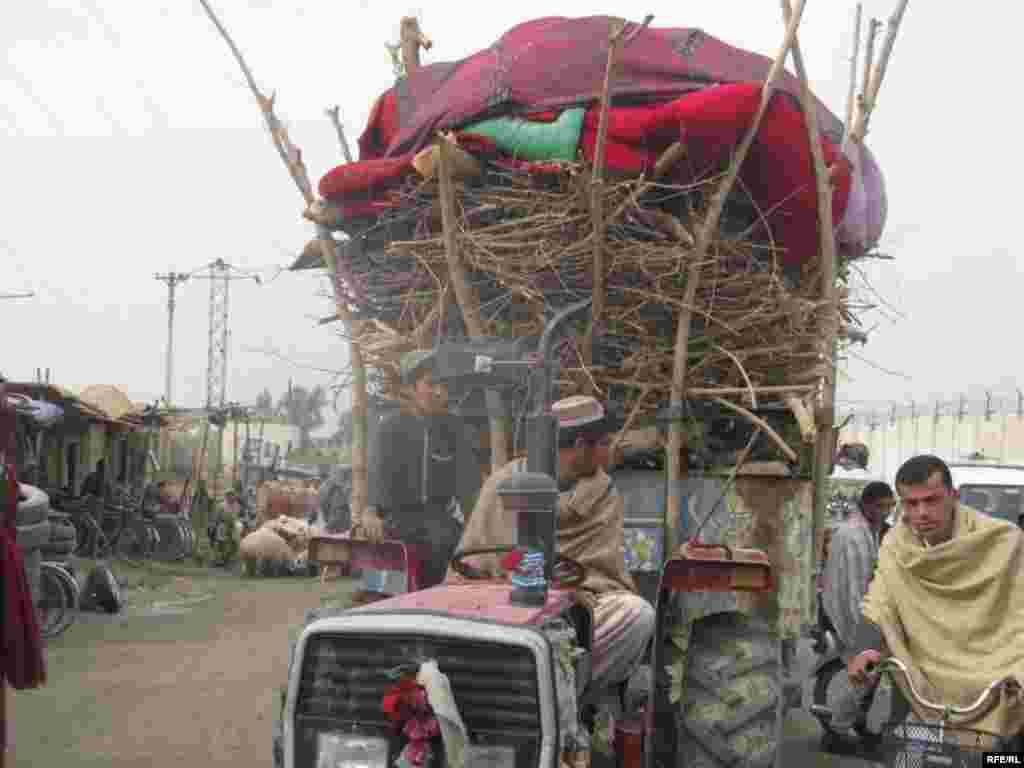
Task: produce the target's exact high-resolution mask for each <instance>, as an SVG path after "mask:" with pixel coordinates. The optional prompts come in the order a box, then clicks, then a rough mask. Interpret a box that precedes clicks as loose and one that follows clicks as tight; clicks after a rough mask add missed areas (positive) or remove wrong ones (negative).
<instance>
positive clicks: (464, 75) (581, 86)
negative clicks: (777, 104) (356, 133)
mask: <svg viewBox="0 0 1024 768" xmlns="http://www.w3.org/2000/svg"><path fill="white" fill-rule="evenodd" d="M610 24H611V19H610V18H609V17H607V16H590V17H586V18H579V19H569V18H564V17H548V18H542V19H535V20H533V21H528V22H525V23H523V24H520V25H518V26H516V27H513V28H512V29H510V30H509V31H508V32H506V33H505V34H504V35H502V37H501V38H500V39H499V40H498V41H497V42H496V43H494V44H493V45H492V46H490V47H488V48H486V49H484V50H482V51H479V52H477V53H475V54H473V55H471V56H469V57H467V58H465V59H462V60H461V61H457V62H441V63H435V64H428V65H426V66H423V67H421V68H420V69H419V70H417V71H416V72H415V73H413V74H412V75H411V76H410V77H408V78H404V79H402V80H401V81H399V83H398V84H397V85H396V86H395V87H394V88H393V89H391V90H390V91H388V93H387V94H385V95H384V96H382V97H381V99H380V100H378V102H377V104H375V106H374V111H373V114H371V117H370V121H369V124H368V125H367V128H366V131H365V132H364V133H363V135H362V136H361V137H360V139H359V148H360V157H361V158H362V159H370V158H373V157H380V156H382V155H388V156H392V157H395V156H400V155H403V154H405V153H408V152H415V151H417V150H419V149H422V148H423V147H424V146H425V145H426V144H427V143H428V142H429V141H430V138H431V136H433V134H434V133H435V132H436V131H437V130H439V129H444V128H454V127H457V126H460V125H464V124H466V123H468V122H471V121H473V120H476V119H479V118H481V117H483V116H485V115H491V114H504V113H508V112H510V111H516V110H519V109H527V108H528V109H538V108H563V107H567V106H576V105H584V106H586V105H589V104H591V103H592V102H593V101H594V100H595V99H597V98H598V97H599V96H600V93H601V87H602V84H603V82H604V74H605V66H606V63H607V58H608V53H607V52H608V32H609V29H610ZM617 62H618V66H617V68H616V76H615V93H614V96H615V100H616V103H620V104H621V103H627V102H629V101H671V100H672V99H675V98H678V97H679V96H681V95H683V94H684V93H686V92H688V91H693V90H696V89H701V88H707V87H708V86H711V85H716V84H723V83H745V82H747V83H749V82H760V81H763V80H764V78H765V76H766V75H767V73H768V70H769V68H770V66H771V60H770V59H768V58H767V57H765V56H762V55H760V54H757V53H751V52H749V51H743V50H741V49H739V48H733V47H732V46H730V45H727V44H726V43H724V42H722V41H721V40H718V39H717V38H714V37H712V36H710V35H708V34H706V33H705V32H703V31H702V30H700V29H692V28H684V27H679V28H647V29H644V30H642V31H641V32H640V34H639V35H638V36H637V37H636V39H635V40H633V42H632V43H631V44H630V45H628V46H627V47H626V48H625V49H624V50H623V51H622V52H621V53H620V55H619V56H618V58H617ZM779 85H780V87H781V88H782V89H783V90H786V91H788V92H789V93H791V94H794V95H796V94H798V93H799V89H800V84H799V82H798V81H797V79H796V78H795V77H793V76H792V75H790V74H788V73H786V74H785V75H783V77H782V79H781V80H780V83H779ZM818 118H819V124H820V127H821V130H822V132H823V133H824V134H825V135H826V136H830V137H832V139H833V140H834V141H838V139H839V137H840V135H841V131H842V126H841V124H840V121H839V120H838V119H837V118H836V117H835V115H833V114H832V113H831V112H829V111H828V110H827V109H826V108H825V107H824V106H823V105H821V103H820V102H818Z"/></svg>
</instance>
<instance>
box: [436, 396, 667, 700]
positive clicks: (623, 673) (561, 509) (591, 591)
mask: <svg viewBox="0 0 1024 768" xmlns="http://www.w3.org/2000/svg"><path fill="white" fill-rule="evenodd" d="M552 410H553V412H554V413H555V415H556V416H557V417H558V421H559V429H558V485H559V500H558V533H557V537H558V552H559V554H561V555H564V556H565V557H567V558H570V559H572V560H575V561H576V562H578V563H579V564H580V565H581V566H583V568H584V571H585V578H584V580H583V582H582V583H581V584H580V585H579V586H578V587H577V589H578V591H579V592H580V594H581V595H582V596H583V598H584V599H585V600H587V602H588V603H589V604H590V606H591V608H592V610H593V612H594V647H593V653H594V659H593V675H594V684H595V685H597V686H601V687H607V686H610V685H614V684H616V683H621V682H623V681H625V680H627V679H628V678H629V675H630V674H631V673H632V671H633V669H634V668H635V667H636V665H637V664H638V663H639V662H640V660H641V658H642V656H643V654H644V652H645V650H646V648H647V643H648V641H649V640H650V638H651V635H652V634H653V632H654V609H653V608H652V607H651V605H650V603H648V602H647V601H646V600H644V598H643V597H641V596H640V595H639V594H637V589H636V585H635V584H634V583H633V579H632V577H630V575H629V572H628V571H627V570H626V561H625V532H624V527H623V525H624V519H625V513H624V502H623V499H622V496H620V495H619V492H618V491H617V490H616V489H615V486H614V485H613V484H612V480H611V478H610V477H609V476H608V474H607V473H606V472H605V468H606V467H607V465H608V460H609V456H608V449H609V444H610V437H611V433H612V432H613V431H614V427H613V425H612V420H611V418H610V417H608V416H607V415H606V414H605V409H604V407H603V406H602V405H601V403H600V402H598V401H597V400H596V399H594V398H593V397H588V396H582V395H579V396H574V397H569V398H566V399H564V400H560V401H558V402H557V403H555V404H554V405H553V406H552ZM524 471H526V460H525V459H516V460H513V461H511V462H509V463H508V464H507V465H505V466H504V467H502V468H501V469H500V470H498V471H497V472H495V473H494V474H493V475H491V477H489V478H488V479H487V482H486V483H484V487H483V489H482V490H481V492H480V499H479V501H478V502H477V505H476V508H475V509H474V510H473V514H472V516H471V517H470V519H469V522H468V523H467V525H466V532H465V534H464V535H463V537H462V542H461V545H460V548H461V549H462V550H472V549H487V548H492V547H501V546H514V545H515V543H516V542H515V518H514V513H512V512H511V511H510V510H506V509H505V508H504V507H503V506H502V505H501V502H500V499H499V497H498V486H499V484H500V483H501V482H502V481H503V480H505V479H506V478H508V477H509V476H511V475H512V474H514V473H516V472H524ZM474 565H475V566H477V567H478V568H479V569H480V570H481V572H483V573H494V572H495V571H496V570H497V568H498V564H497V563H496V562H495V558H494V557H493V556H481V557H480V558H479V559H478V560H476V561H474ZM448 578H449V580H450V581H459V580H460V579H461V578H462V577H461V576H459V575H458V574H457V573H456V572H455V571H454V570H450V571H449V577H448Z"/></svg>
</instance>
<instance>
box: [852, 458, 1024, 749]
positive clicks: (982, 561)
mask: <svg viewBox="0 0 1024 768" xmlns="http://www.w3.org/2000/svg"><path fill="white" fill-rule="evenodd" d="M896 490H897V493H899V495H900V499H901V501H902V504H903V514H902V516H901V518H900V521H899V522H898V523H897V524H896V526H895V527H894V528H893V529H892V531H891V532H890V533H889V535H887V536H886V537H885V540H884V541H883V543H882V547H881V550H880V552H879V561H878V571H877V573H876V575H875V578H874V579H873V580H872V582H871V586H870V588H869V589H868V592H867V595H866V596H865V598H864V604H863V607H862V613H863V619H864V620H863V621H862V623H861V625H860V627H859V629H858V633H857V638H856V649H855V653H854V655H853V656H852V658H851V659H850V660H849V662H848V664H847V672H848V674H849V676H850V679H851V681H852V682H853V683H855V684H858V685H865V684H867V683H869V682H871V681H872V679H873V678H874V673H873V672H872V671H871V666H872V665H875V664H878V663H879V662H880V660H881V658H882V652H883V650H884V651H885V652H886V653H888V654H891V655H892V656H894V657H896V658H898V659H900V660H902V661H903V662H904V663H906V664H907V665H908V668H909V669H910V674H911V675H912V680H913V684H914V686H915V688H916V689H918V690H924V691H930V692H931V700H932V701H941V702H948V703H951V704H963V703H965V702H967V701H969V700H971V699H973V698H974V697H975V696H977V694H978V692H979V691H981V690H982V689H984V688H985V687H986V686H988V685H989V684H990V683H991V682H992V681H994V680H997V679H1000V678H1003V677H1005V676H1007V675H1011V676H1014V677H1015V678H1016V679H1017V681H1018V682H1021V681H1024V533H1022V531H1021V530H1020V528H1018V527H1017V526H1015V525H1013V524H1012V523H1009V522H1007V521H1005V520H999V519H995V518H991V517H987V516H985V515H982V514H981V513H979V512H977V511H976V510H974V509H972V508H971V507H968V506H966V505H965V504H961V503H960V502H959V500H958V499H957V495H956V492H955V491H954V489H953V481H952V476H951V474H950V471H949V467H948V466H947V465H946V464H945V463H944V462H943V461H942V460H941V459H939V458H937V457H935V456H916V457H914V458H912V459H910V460H909V461H907V462H906V463H905V464H904V465H903V466H902V467H900V469H899V472H897V473H896ZM895 679H896V680H897V682H898V683H899V684H900V686H901V688H902V689H903V690H904V693H906V687H905V681H904V680H902V679H901V676H899V675H897V676H896V678H895ZM922 683H925V684H926V685H922ZM907 698H908V699H910V701H911V704H912V706H913V707H914V709H915V712H916V714H917V716H918V718H919V719H922V720H932V721H933V720H935V719H936V718H937V717H938V716H939V715H941V714H942V713H941V712H938V713H937V712H932V711H922V709H921V706H922V705H921V704H920V702H919V701H918V700H916V699H915V697H913V696H908V697H907ZM964 725H965V726H968V727H970V728H973V729H977V730H981V731H988V732H991V733H996V734H999V735H1001V736H1003V737H1004V738H1013V737H1014V736H1016V735H1018V734H1020V733H1021V731H1022V729H1024V700H1022V698H1021V697H1020V696H1015V695H1008V696H1003V697H1002V698H1001V699H1000V700H998V701H997V702H996V704H995V706H994V707H993V708H992V709H991V710H990V711H988V712H986V713H985V714H983V715H982V716H981V717H980V718H979V719H976V720H975V721H973V722H971V723H969V725H968V724H967V723H964Z"/></svg>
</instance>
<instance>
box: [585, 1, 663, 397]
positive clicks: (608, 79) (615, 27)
mask: <svg viewBox="0 0 1024 768" xmlns="http://www.w3.org/2000/svg"><path fill="white" fill-rule="evenodd" d="M653 18H654V16H652V15H650V14H648V15H647V16H646V17H645V18H644V21H643V23H642V24H641V25H640V26H639V27H637V28H636V29H635V30H633V31H632V32H631V33H630V35H629V37H628V38H627V37H626V27H627V24H626V21H625V20H624V19H613V20H612V23H611V31H610V33H609V35H608V60H607V63H606V64H605V69H604V83H603V84H602V86H601V111H600V113H599V116H598V121H597V140H596V142H595V144H594V168H593V172H592V173H591V182H590V184H591V185H590V221H591V227H592V228H593V230H594V241H593V243H592V245H593V257H592V261H593V267H592V269H593V283H594V287H593V290H592V291H591V295H592V296H593V299H594V302H593V304H592V305H591V308H590V327H589V328H588V329H587V335H586V337H585V339H584V341H583V364H584V366H589V365H590V364H591V363H593V360H594V334H595V333H596V330H597V325H598V323H600V322H601V316H602V315H603V314H604V303H605V299H606V298H607V296H606V295H605V294H606V291H605V284H604V235H605V216H604V197H605V195H604V154H605V144H606V143H607V139H608V110H609V108H610V106H611V100H612V80H613V78H614V77H615V59H616V58H617V57H618V55H619V52H620V51H621V50H622V49H623V47H625V45H626V44H627V43H628V42H630V41H632V40H633V39H634V38H635V37H636V36H637V35H638V34H639V33H640V31H641V30H642V29H644V28H645V27H646V26H647V25H648V24H650V23H651V20H652V19H653ZM595 388H596V385H595V384H594V383H593V379H591V381H590V383H589V384H588V389H589V390H590V394H591V395H596V394H597V393H596V391H595Z"/></svg>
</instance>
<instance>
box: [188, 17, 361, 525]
mask: <svg viewBox="0 0 1024 768" xmlns="http://www.w3.org/2000/svg"><path fill="white" fill-rule="evenodd" d="M199 2H200V4H201V5H202V6H203V10H205V11H206V14H207V16H209V18H210V21H211V22H213V25H214V26H215V27H216V28H217V31H218V32H220V34H221V37H223V38H224V42H225V43H227V45H228V47H229V48H230V49H231V53H232V54H233V55H234V57H235V60H236V61H237V62H238V66H239V67H240V68H241V70H242V74H243V75H244V77H245V80H246V82H247V83H248V85H249V90H250V91H252V94H253V96H254V97H255V99H256V103H257V104H258V105H259V107H260V112H261V113H262V114H263V119H264V121H265V122H266V124H267V130H268V131H269V133H270V138H271V140H272V141H273V143H274V148H275V149H276V150H277V153H278V155H279V156H280V158H281V161H282V162H283V163H284V164H285V167H286V168H287V169H288V172H289V174H290V175H291V177H292V180H293V181H294V182H295V186H296V187H298V190H299V193H300V194H301V195H302V197H303V199H304V200H305V202H306V207H307V208H308V207H310V206H311V205H313V203H314V202H316V198H315V196H314V195H313V185H312V184H311V183H310V181H309V175H308V173H307V172H306V166H305V164H304V163H303V162H302V153H301V152H300V151H299V149H298V147H296V146H295V145H294V144H292V142H291V139H290V137H289V136H288V131H287V129H285V127H284V126H283V125H281V122H280V120H278V118H277V115H276V114H274V96H273V95H271V96H270V97H269V98H267V97H266V96H264V95H263V93H262V91H260V89H259V86H257V85H256V81H255V79H254V78H253V76H252V71H251V70H250V69H249V66H248V65H247V64H246V63H245V59H244V58H243V56H242V53H241V51H239V50H238V46H236V45H235V42H234V40H232V39H231V35H229V34H228V31H227V29H225V28H224V25H223V24H221V22H220V19H218V18H217V15H216V14H215V13H214V12H213V8H211V7H210V4H209V2H208V0H199ZM317 236H318V237H319V240H320V250H321V257H322V259H323V262H324V267H325V268H326V269H327V271H328V273H330V275H331V284H332V285H333V286H334V303H335V306H336V308H337V311H338V316H339V317H340V318H341V320H342V322H344V323H345V326H346V329H347V331H348V335H349V338H350V339H351V341H350V342H349V357H350V359H351V361H352V377H353V380H352V422H353V423H352V434H353V437H352V502H351V507H352V524H353V525H357V524H358V522H359V519H360V518H361V516H362V512H363V508H364V507H365V506H366V502H367V498H368V491H369V477H368V466H369V464H368V450H369V445H368V432H369V429H368V424H367V405H368V396H367V392H366V367H365V366H364V365H363V358H362V353H361V351H360V349H359V344H358V342H357V341H356V339H357V338H358V335H357V332H356V327H355V323H354V321H353V318H352V313H351V312H350V311H349V308H348V303H347V302H348V297H347V296H345V294H344V290H339V281H338V280H337V271H338V269H339V268H341V266H342V265H341V263H340V258H339V255H338V250H337V244H336V243H335V241H334V238H333V237H331V233H330V231H329V230H328V229H327V228H326V227H324V226H322V225H318V226H317Z"/></svg>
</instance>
